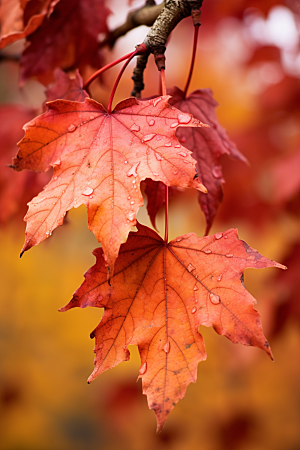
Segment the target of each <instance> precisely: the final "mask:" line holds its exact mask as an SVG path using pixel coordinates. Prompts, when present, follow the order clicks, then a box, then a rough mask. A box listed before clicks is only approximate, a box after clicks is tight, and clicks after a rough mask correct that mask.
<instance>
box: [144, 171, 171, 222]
mask: <svg viewBox="0 0 300 450" xmlns="http://www.w3.org/2000/svg"><path fill="white" fill-rule="evenodd" d="M175 192H176V188H169V199H170V198H172V197H173V195H174V194H175ZM145 194H146V195H147V198H148V202H147V211H148V214H149V217H150V220H151V223H152V225H153V227H154V228H156V225H155V219H156V214H157V213H158V211H159V210H160V209H161V207H162V206H163V205H164V204H165V201H166V185H165V184H164V183H162V182H161V181H154V180H151V178H147V179H146V180H145Z"/></svg>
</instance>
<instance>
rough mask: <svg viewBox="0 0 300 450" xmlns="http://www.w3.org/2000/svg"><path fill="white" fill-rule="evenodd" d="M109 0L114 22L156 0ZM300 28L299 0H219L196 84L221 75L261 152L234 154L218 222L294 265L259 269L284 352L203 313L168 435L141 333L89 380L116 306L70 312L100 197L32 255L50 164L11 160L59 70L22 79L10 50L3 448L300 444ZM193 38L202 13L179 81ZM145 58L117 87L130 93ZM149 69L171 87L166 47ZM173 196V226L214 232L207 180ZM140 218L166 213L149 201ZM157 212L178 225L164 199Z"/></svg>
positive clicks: (121, 48) (1, 76) (127, 40)
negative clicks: (223, 332)
mask: <svg viewBox="0 0 300 450" xmlns="http://www.w3.org/2000/svg"><path fill="white" fill-rule="evenodd" d="M108 3H109V4H108ZM108 3H107V4H108V6H109V8H110V9H111V11H112V13H111V15H110V16H109V18H108V23H109V27H110V29H113V28H115V27H116V26H118V25H120V24H122V23H123V22H124V20H125V18H126V14H127V13H128V11H129V10H130V9H135V8H137V7H138V6H140V5H141V4H143V2H140V1H131V2H127V1H126V0H113V1H110V2H108ZM299 30H300V2H299V0H282V1H276V0H260V1H259V0H256V1H255V0H234V1H230V2H224V1H222V0H204V5H203V8H202V26H201V28H200V33H199V46H198V51H197V57H196V64H195V70H194V74H193V78H192V82H191V86H190V92H192V91H193V90H195V89H199V88H207V87H209V88H211V89H212V90H213V94H214V98H215V99H216V100H217V101H218V103H219V105H220V106H219V107H218V108H217V115H218V118H219V121H220V123H221V125H223V126H224V127H225V128H226V129H227V132H228V134H229V137H230V138H231V139H232V140H233V141H234V142H235V143H236V145H237V146H238V149H239V150H240V151H241V152H242V153H243V154H244V155H245V156H246V157H247V159H248V160H249V166H247V165H245V164H244V163H242V162H241V161H234V160H230V159H228V158H226V157H225V158H224V159H222V166H223V173H224V179H225V181H226V183H225V184H224V200H223V203H222V205H221V207H220V209H219V212H218V214H217V217H216V220H215V222H214V225H213V227H212V230H211V233H215V232H219V231H224V230H226V229H227V228H230V227H234V228H238V232H239V237H240V238H241V239H243V240H245V241H247V243H248V244H249V245H250V246H251V247H253V248H255V249H257V250H258V251H259V252H260V253H262V254H263V255H265V256H267V257H268V258H270V259H275V260H277V261H278V262H280V263H282V264H285V265H287V266H288V268H289V269H288V270H287V271H285V272H282V271H280V270H278V269H264V270H260V271H256V270H254V269H249V270H247V271H246V273H245V286H246V288H247V289H248V290H249V291H250V292H251V294H252V295H253V296H254V297H255V298H256V299H257V301H258V304H257V309H258V311H259V312H260V313H261V316H262V324H263V329H264V333H265V335H266V337H267V339H268V340H269V342H270V344H271V347H272V350H273V354H274V359H275V362H274V363H272V362H271V361H270V360H269V359H268V357H267V356H266V355H265V354H264V353H263V352H262V351H260V350H258V349H254V348H249V347H243V346H238V345H234V344H232V343H230V342H229V341H227V340H226V338H225V337H221V336H219V335H217V334H216V333H215V332H214V331H213V330H211V329H206V328H204V327H201V329H200V332H201V333H203V336H204V339H205V342H206V348H207V354H208V358H207V361H205V362H202V363H200V364H199V367H198V380H197V383H196V384H192V385H190V386H189V387H188V389H187V394H186V396H185V398H184V400H181V401H180V402H179V403H178V405H177V406H176V407H175V409H174V410H173V411H172V413H171V414H170V416H169V418H168V420H167V423H166V426H165V428H164V430H163V431H162V432H161V433H160V434H158V435H157V434H156V433H155V428H156V423H155V415H154V412H153V411H150V410H149V409H148V407H147V401H146V397H145V396H143V395H142V393H141V383H140V381H139V382H137V383H136V378H137V375H138V368H139V366H140V360H139V355H138V352H137V349H136V348H135V347H130V351H131V360H130V361H129V362H124V363H122V364H120V365H119V366H118V367H116V368H114V369H113V370H109V371H108V372H106V373H104V374H102V375H101V376H100V377H98V378H97V380H95V381H94V382H93V383H92V384H91V385H87V383H86V379H87V377H88V376H89V374H90V373H91V372H92V370H93V345H94V343H93V340H91V339H89V333H90V332H91V331H92V330H93V329H94V328H95V327H96V325H97V324H98V322H99V320H100V318H101V315H102V311H101V310H98V309H92V308H90V309H87V310H79V309H73V310H71V311H69V312H68V313H59V312H58V309H59V308H60V307H62V306H64V305H65V304H66V303H67V302H68V301H69V300H70V299H71V297H72V293H73V292H74V291H75V290H76V289H77V288H78V287H79V285H80V284H81V282H82V281H83V273H84V272H85V271H86V270H87V269H88V268H89V267H90V266H91V265H93V264H94V257H93V255H92V253H91V252H92V250H93V249H94V248H96V247H97V246H98V243H97V242H96V239H95V238H94V236H93V234H92V233H90V232H89V231H88V229H87V218H86V210H85V208H84V207H80V208H78V209H76V210H72V211H71V212H70V213H69V214H68V217H67V220H66V224H65V225H64V226H62V227H60V228H59V229H57V230H55V232H54V233H53V236H52V237H51V239H49V240H47V241H45V242H43V243H42V244H40V245H39V246H38V247H34V248H33V249H31V250H30V251H29V252H27V253H26V254H25V255H24V256H23V258H22V259H20V258H19V253H20V250H21V248H22V245H23V241H24V230H25V224H24V222H23V220H22V219H23V217H24V215H25V212H26V203H27V202H28V201H29V200H31V198H32V197H33V196H34V195H36V194H37V193H38V192H39V190H40V189H41V187H42V186H43V185H44V184H45V183H46V182H47V179H48V178H49V175H48V174H40V175H35V174H30V173H24V174H23V173H11V170H10V169H9V168H8V167H6V166H7V164H10V163H11V158H12V156H14V155H15V154H16V153H17V147H16V143H17V142H18V141H19V140H20V139H21V138H22V136H23V131H22V126H23V124H24V123H26V122H27V121H29V120H31V118H32V117H33V116H34V114H36V113H35V112H33V110H36V108H41V105H42V103H43V102H44V101H45V86H44V85H43V84H41V83H39V82H38V81H37V80H36V79H31V80H28V81H26V83H23V85H22V86H20V85H19V63H18V58H17V56H16V58H15V60H14V58H12V57H11V56H12V55H18V54H20V52H21V51H22V46H23V45H24V42H18V43H17V44H16V45H15V44H14V45H12V46H10V47H7V48H6V49H5V50H2V51H1V60H0V102H1V108H0V117H1V125H0V127H1V131H0V149H1V153H0V162H1V171H0V173H1V175H0V223H1V228H0V233H1V235H0V247H1V254H0V258H1V271H0V274H1V285H0V286H1V287H0V352H1V367H0V449H1V450H85V449H89V450H98V449H99V450H100V449H107V450H110V449H111V450H114V449H120V448H122V449H123V450H127V449H128V450H150V449H154V448H155V449H158V450H159V449H170V450H177V449H182V448H185V449H189V450H193V449H201V450H223V449H231V450H252V449H253V450H254V449H255V450H269V449H270V450H271V449H272V450H300V383H299V380H300V355H299V348H300V295H299V292H300V276H299V273H300V227H299V225H300V214H299V211H300V209H299V206H300V122H299V119H300V48H299ZM146 33H147V28H146V27H139V28H137V29H135V30H132V31H130V32H129V33H128V34H127V35H126V36H124V37H122V38H120V39H118V41H117V43H116V45H115V47H114V49H113V50H112V51H111V50H109V49H107V48H105V49H103V55H104V60H105V63H108V62H110V61H113V60H114V59H116V58H118V57H120V56H122V55H124V54H126V53H128V52H130V51H132V50H133V49H134V46H135V45H137V44H139V43H140V42H142V41H143V40H144V37H145V35H146ZM192 41H193V25H192V22H191V19H190V18H188V19H185V20H183V21H182V22H181V23H180V25H179V26H178V27H177V28H176V29H175V30H174V32H173V33H172V35H171V38H170V41H169V44H168V48H167V52H166V57H167V67H166V81H167V87H172V86H174V85H176V86H178V87H180V88H181V89H182V88H184V85H185V81H186V77H187V74H188V70H189V65H190V58H191V53H192ZM133 67H134V62H132V63H131V65H130V66H129V68H128V69H127V71H126V72H125V74H124V76H123V78H122V80H121V83H120V85H119V88H118V90H117V93H116V97H115V101H120V100H122V99H123V98H126V97H128V96H130V92H131V89H132V81H131V75H132V69H133ZM119 70H120V68H119V67H114V68H112V69H111V70H110V71H108V72H107V73H105V74H104V76H103V78H102V80H101V83H97V82H96V83H94V84H93V85H92V87H91V92H92V95H93V97H94V98H95V99H96V100H98V101H100V102H102V103H103V104H104V105H107V102H108V98H109V95H110V90H111V88H112V85H113V83H114V80H115V78H116V76H117V74H118V71H119ZM89 73H92V69H90V72H89V70H87V73H86V74H85V77H87V76H88V74H89ZM145 85H146V89H145V91H144V93H143V96H145V97H146V96H150V95H156V94H158V91H159V74H158V72H157V69H156V67H155V65H154V63H153V61H152V58H150V61H149V64H148V67H147V69H146V74H145ZM9 105H13V106H9ZM17 105H18V106H17ZM18 108H19V112H20V114H17V113H16V111H17V110H18ZM187 200H188V201H187ZM145 203H146V199H145ZM170 203H171V204H170V237H171V238H173V237H175V236H178V235H180V234H183V233H187V232H196V233H197V234H198V236H202V235H203V233H204V230H205V221H204V216H203V214H202V212H201V211H200V208H199V205H198V203H197V198H196V195H195V193H193V192H189V191H186V192H184V193H182V194H181V195H180V196H179V197H178V198H176V199H174V200H173V201H171V202H170ZM138 219H139V220H140V221H141V222H142V223H144V224H146V225H148V226H151V225H150V221H149V218H148V215H147V211H146V208H145V207H143V208H142V209H141V210H140V212H139V215H138ZM157 226H158V230H159V232H161V233H163V229H164V219H163V211H161V212H160V214H159V215H158V219H157Z"/></svg>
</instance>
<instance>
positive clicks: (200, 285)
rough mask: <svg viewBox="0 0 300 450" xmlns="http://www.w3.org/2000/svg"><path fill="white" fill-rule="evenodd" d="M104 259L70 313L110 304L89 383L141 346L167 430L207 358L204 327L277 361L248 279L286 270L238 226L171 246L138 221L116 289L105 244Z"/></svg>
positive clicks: (151, 399) (148, 383) (143, 370)
mask: <svg viewBox="0 0 300 450" xmlns="http://www.w3.org/2000/svg"><path fill="white" fill-rule="evenodd" d="M94 255H95V256H96V258H97V262H96V264H95V265H94V266H93V267H92V268H91V269H89V270H88V272H87V273H86V274H85V281H84V283H83V284H82V285H81V287H80V288H79V289H78V290H77V291H76V292H75V294H74V296H73V299H72V300H71V301H70V302H69V303H68V304H67V305H66V306H65V307H64V308H62V311H66V310H69V309H71V308H74V307H81V308H85V307H86V306H93V307H99V308H104V309H105V311H104V315H103V318H102V320H101V322H100V324H99V325H98V327H97V328H96V329H95V330H94V331H93V332H92V334H91V337H95V339H96V344H95V352H96V358H95V369H94V371H93V373H92V374H91V376H90V377H89V381H92V380H93V379H94V378H96V377H97V376H98V375H99V374H100V373H102V372H104V371H105V370H107V369H110V368H112V367H114V366H116V365H117V364H119V363H120V362H122V361H126V360H128V359H129V356H130V354H129V351H128V348H127V346H128V345H132V344H135V345H138V348H139V352H140V355H141V367H140V371H139V373H140V375H139V377H140V378H142V380H143V392H144V394H146V395H147V397H148V404H149V407H150V408H151V409H153V410H154V411H155V413H156V416H157V422H158V430H160V429H161V428H162V427H163V425H164V423H165V421H166V418H167V415H168V414H169V413H170V411H171V410H172V409H173V407H174V406H175V404H176V403H177V402H178V400H179V399H181V398H183V397H184V395H185V391H186V388H187V385H188V384H189V383H191V382H195V381H196V377H197V365H198V362H199V361H202V360H204V359H205V358H206V352H205V347H204V341H203V338H202V336H201V334H200V333H199V332H198V329H199V326H200V325H205V326H212V327H213V328H214V329H215V330H216V331H217V333H219V334H221V335H225V336H226V337H227V338H228V339H230V340H231V341H232V342H239V343H242V344H244V345H253V346H256V347H259V348H261V349H263V350H264V351H265V352H266V353H267V354H268V355H269V356H270V357H271V358H272V353H271V350H270V346H269V344H268V342H267V340H266V338H265V336H264V335H263V332H262V327H261V322H260V315H259V313H258V312H257V311H256V310H254V308H253V303H255V299H254V298H253V297H252V296H251V295H250V294H249V292H247V290H246V289H245V287H244V284H243V271H244V269H246V268H248V267H253V268H264V267H279V268H283V269H284V268H285V267H284V266H282V265H281V264H278V263H276V262H274V261H271V260H269V259H268V258H265V257H263V256H261V255H260V254H259V253H258V252H257V251H256V250H253V249H251V248H250V247H249V246H248V245H247V244H246V243H245V242H243V241H241V240H239V239H238V237H237V232H236V230H234V229H230V230H227V231H226V232H224V233H216V234H214V235H211V236H207V237H203V238H198V237H197V236H196V235H195V234H194V233H189V234H185V235H183V236H180V237H178V238H177V239H174V240H172V241H171V242H169V243H168V244H166V243H165V242H164V241H163V240H162V239H161V238H160V237H159V236H158V234H157V233H156V232H155V231H153V230H151V229H149V228H147V227H145V226H143V225H140V224H138V232H137V233H136V232H131V233H130V236H129V239H128V241H127V242H126V243H125V244H124V245H123V246H122V247H121V249H120V255H119V258H118V259H117V261H116V265H115V274H114V276H113V278H112V280H111V286H110V285H109V284H108V282H107V277H106V269H105V264H104V259H103V252H102V249H100V248H98V249H96V250H95V251H94Z"/></svg>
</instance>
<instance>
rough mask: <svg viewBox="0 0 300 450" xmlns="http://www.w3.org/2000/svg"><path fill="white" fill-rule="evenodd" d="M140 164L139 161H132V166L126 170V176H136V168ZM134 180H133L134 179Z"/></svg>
mask: <svg viewBox="0 0 300 450" xmlns="http://www.w3.org/2000/svg"><path fill="white" fill-rule="evenodd" d="M139 165H140V162H137V163H134V164H133V166H132V167H131V168H130V169H129V170H128V172H127V176H128V177H132V176H134V177H137V168H138V166H139ZM134 182H135V180H134Z"/></svg>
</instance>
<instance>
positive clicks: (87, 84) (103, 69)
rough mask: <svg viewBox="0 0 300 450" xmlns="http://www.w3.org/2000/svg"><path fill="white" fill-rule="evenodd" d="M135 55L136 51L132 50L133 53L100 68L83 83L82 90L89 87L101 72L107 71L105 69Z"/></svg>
mask: <svg viewBox="0 0 300 450" xmlns="http://www.w3.org/2000/svg"><path fill="white" fill-rule="evenodd" d="M135 54H136V50H134V51H133V52H131V53H128V54H127V55H125V56H122V57H121V58H119V59H116V60H115V61H113V62H111V63H109V64H107V65H106V66H104V67H101V69H99V70H97V72H95V73H93V75H92V76H90V78H89V79H88V80H87V81H86V82H85V84H84V86H83V89H87V88H88V87H89V85H90V84H91V83H92V82H93V81H94V80H95V79H96V78H97V77H98V76H99V75H100V74H101V73H102V72H105V70H107V69H110V68H111V67H113V66H115V65H116V64H119V63H120V62H122V61H124V60H125V59H128V58H130V57H131V56H132V55H135Z"/></svg>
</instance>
